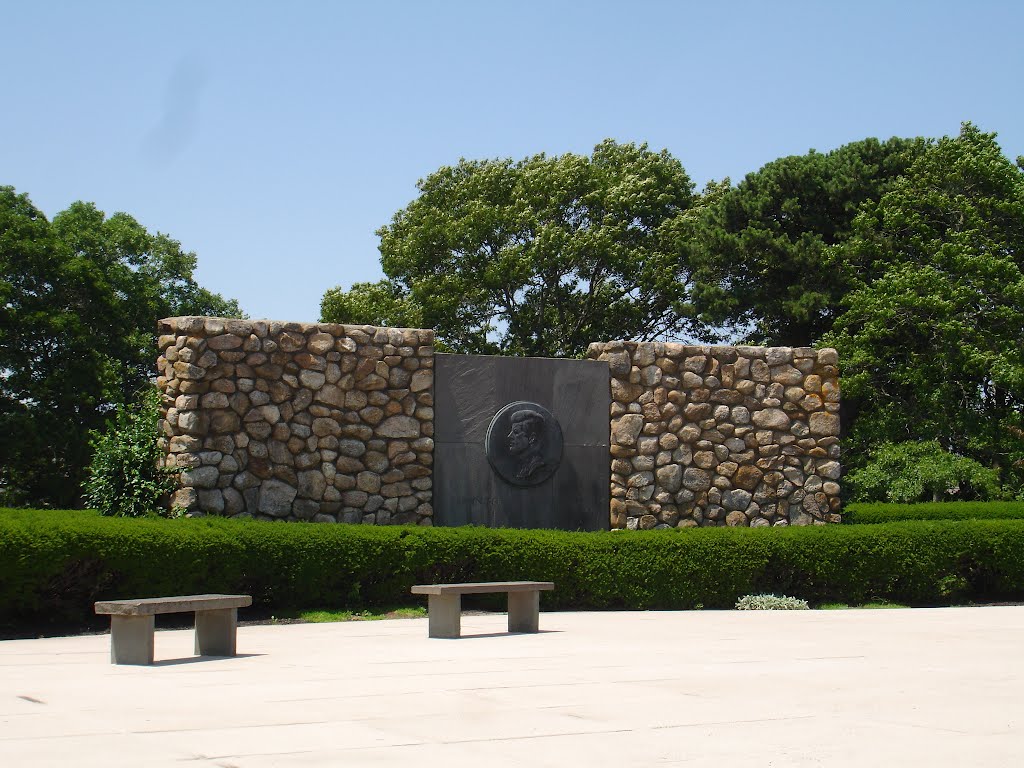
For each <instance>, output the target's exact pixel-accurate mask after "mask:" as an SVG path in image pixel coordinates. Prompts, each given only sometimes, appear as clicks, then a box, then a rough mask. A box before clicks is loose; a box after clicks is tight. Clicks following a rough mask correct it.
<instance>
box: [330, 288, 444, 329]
mask: <svg viewBox="0 0 1024 768" xmlns="http://www.w3.org/2000/svg"><path fill="white" fill-rule="evenodd" d="M320 317H321V320H322V322H325V323H352V324H354V325H385V326H391V327H392V328H420V327H422V326H423V323H424V320H423V309H422V307H420V306H418V305H417V304H416V303H415V301H414V300H413V299H412V297H411V296H410V295H409V294H408V293H406V292H405V291H403V289H402V287H401V286H400V285H399V284H398V283H396V282H395V281H393V280H379V281H377V282H376V283H353V284H352V288H351V289H349V290H347V291H344V290H342V289H341V288H331V289H330V290H328V291H327V293H325V294H324V298H323V300H322V301H321V302H320Z"/></svg>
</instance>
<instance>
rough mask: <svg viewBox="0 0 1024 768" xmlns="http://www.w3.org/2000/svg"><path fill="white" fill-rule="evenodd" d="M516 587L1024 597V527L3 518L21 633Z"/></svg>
mask: <svg viewBox="0 0 1024 768" xmlns="http://www.w3.org/2000/svg"><path fill="white" fill-rule="evenodd" d="M513 580H535V581H553V582H555V584H556V585H557V589H556V590H555V591H554V592H550V593H545V595H544V597H543V606H544V608H545V609H546V610H551V609H559V608H562V609H685V608H695V607H703V608H731V607H732V606H733V604H734V603H735V601H736V599H737V598H739V597H740V596H742V595H744V594H751V593H762V592H774V593H776V594H786V595H791V596H794V597H801V598H804V599H806V600H808V601H810V602H811V603H812V604H813V603H817V602H823V601H841V602H847V603H863V602H866V601H869V600H872V599H888V600H893V601H898V602H904V603H910V604H948V603H950V602H956V601H965V600H1019V599H1024V521H1017V520H1001V521H966V522H946V521H937V522H913V523H890V524H885V525H871V526H839V525H835V526H815V527H807V528H788V529H779V528H775V529H746V528H743V529H729V528H712V529H687V530H670V531H638V532H622V533H570V532H562V531H522V530H509V529H486V528H447V529H445V528H434V529H430V528H415V527H412V528H406V527H391V526H388V527H373V526H358V525H357V526H346V525H325V524H301V523H257V522H247V521H232V520H223V519H211V518H205V519H199V520H138V519H113V518H99V517H93V516H86V515H75V514H69V515H57V514H48V515H31V514H20V515H19V514H11V515H6V514H2V513H0V625H4V626H7V627H11V626H18V625H19V624H23V623H29V624H34V625H39V624H42V623H45V622H50V621H52V622H55V623H63V624H76V623H77V624H81V625H85V624H87V623H88V622H89V621H90V620H91V619H92V616H91V614H92V608H91V607H92V603H93V602H94V601H96V600H108V599H118V598H127V597H143V596H145V597H157V596H164V595H178V594H199V593H225V594H236V593H237V594H251V595H252V596H253V601H254V609H255V610H262V611H264V612H270V611H282V612H283V611H289V610H300V609H309V608H337V609H345V608H348V609H362V608H370V607H374V606H387V605H402V604H418V603H417V599H416V598H414V597H413V596H411V595H410V594H409V588H410V587H411V586H412V585H413V584H425V583H434V582H461V581H513ZM481 600H483V601H484V603H485V604H486V598H481ZM493 607H496V608H497V607H499V606H497V604H495V606H493Z"/></svg>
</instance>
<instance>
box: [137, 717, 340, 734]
mask: <svg viewBox="0 0 1024 768" xmlns="http://www.w3.org/2000/svg"><path fill="white" fill-rule="evenodd" d="M337 722H345V721H343V720H341V721H339V720H300V721H298V722H295V723H247V724H246V725H218V724H212V725H204V726H202V727H201V728H155V729H147V730H141V731H140V730H132V731H127V733H133V734H138V735H142V734H149V733H201V732H203V731H241V730H245V729H247V728H291V727H293V726H296V725H328V724H330V723H337Z"/></svg>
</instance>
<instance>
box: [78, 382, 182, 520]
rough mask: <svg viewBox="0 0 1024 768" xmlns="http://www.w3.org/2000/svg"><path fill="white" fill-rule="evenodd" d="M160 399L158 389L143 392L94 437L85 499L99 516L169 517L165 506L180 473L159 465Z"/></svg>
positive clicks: (124, 405) (118, 411)
mask: <svg viewBox="0 0 1024 768" xmlns="http://www.w3.org/2000/svg"><path fill="white" fill-rule="evenodd" d="M160 397H161V395H160V392H159V391H158V390H157V389H156V387H152V386H147V387H145V388H144V389H143V390H142V392H140V393H139V396H138V397H137V398H136V400H135V402H134V403H131V404H122V405H119V406H117V413H116V415H115V416H114V419H113V420H112V421H110V422H108V423H107V427H106V429H105V430H104V431H103V432H94V433H93V435H92V449H93V455H92V460H91V462H90V464H89V477H88V480H86V483H85V500H86V503H87V504H88V505H89V506H90V507H92V508H93V509H97V510H99V511H100V513H101V514H103V515H110V516H115V517H143V516H147V515H166V514H168V512H167V509H166V507H165V506H164V501H165V500H166V498H167V496H168V495H169V494H170V493H171V492H172V491H173V490H174V489H175V487H176V485H177V483H176V481H175V478H176V477H177V475H178V474H179V473H180V472H181V468H180V467H173V468H172V467H165V466H163V464H162V461H161V460H162V459H163V458H164V454H163V451H162V450H161V449H160V446H159V442H158V441H159V437H160V426H159V422H160ZM172 514H173V512H172Z"/></svg>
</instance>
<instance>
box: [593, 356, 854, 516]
mask: <svg viewBox="0 0 1024 768" xmlns="http://www.w3.org/2000/svg"><path fill="white" fill-rule="evenodd" d="M588 356H589V357H590V358H591V359H595V360H605V361H607V362H608V365H609V368H610V372H611V377H612V378H611V394H612V404H611V449H610V450H611V495H612V501H611V525H612V527H613V528H631V529H632V528H665V527H671V526H679V527H684V526H695V525H703V526H708V525H738V526H746V525H750V526H766V525H789V524H797V525H807V524H811V523H823V522H839V521H840V516H839V509H840V501H839V483H838V480H839V477H840V466H839V382H838V375H839V371H838V368H837V365H838V358H837V355H836V351H835V350H834V349H821V350H815V349H811V348H809V347H799V348H795V349H794V348H790V347H768V348H765V347H705V346H688V345H683V344H669V343H660V342H649V343H634V342H610V343H605V344H592V345H591V346H590V349H589V352H588Z"/></svg>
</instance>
